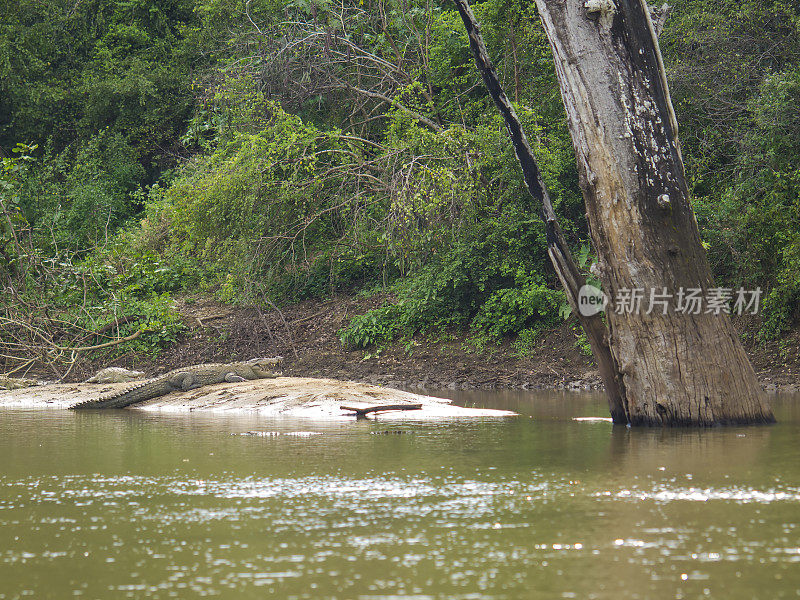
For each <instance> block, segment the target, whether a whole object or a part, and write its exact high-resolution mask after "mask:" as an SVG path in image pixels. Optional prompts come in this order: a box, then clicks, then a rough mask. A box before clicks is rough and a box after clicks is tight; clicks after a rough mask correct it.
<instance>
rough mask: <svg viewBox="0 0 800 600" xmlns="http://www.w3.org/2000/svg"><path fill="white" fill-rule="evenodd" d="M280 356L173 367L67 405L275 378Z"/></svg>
mask: <svg viewBox="0 0 800 600" xmlns="http://www.w3.org/2000/svg"><path fill="white" fill-rule="evenodd" d="M282 360H283V359H282V358H281V357H280V356H278V357H275V358H253V359H250V360H247V361H243V362H235V363H227V364H213V363H211V364H204V365H194V366H191V367H184V368H182V369H175V370H173V371H169V372H168V373H164V374H163V375H160V376H158V377H155V378H153V379H148V380H147V381H144V382H141V383H139V384H138V385H135V386H134V387H129V388H127V389H124V390H120V391H118V392H114V393H112V394H109V395H107V396H103V397H101V398H98V399H96V400H95V399H92V400H87V401H85V402H81V403H79V404H76V405H75V406H71V407H70V408H72V409H80V408H125V407H126V406H130V405H132V404H137V403H139V402H144V401H145V400H150V399H152V398H158V397H159V396H165V395H166V394H169V393H170V392H188V391H189V390H195V389H197V388H200V387H203V386H204V385H213V384H215V383H225V382H228V383H233V382H236V381H247V380H253V379H266V378H271V377H277V376H278V375H279V374H280V373H276V372H273V371H272V370H271V367H274V366H275V365H280V364H281V362H282Z"/></svg>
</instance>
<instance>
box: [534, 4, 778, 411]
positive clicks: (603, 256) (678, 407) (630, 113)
mask: <svg viewBox="0 0 800 600" xmlns="http://www.w3.org/2000/svg"><path fill="white" fill-rule="evenodd" d="M536 5H537V7H538V9H539V13H540V15H541V18H542V22H543V23H544V27H545V30H546V32H547V36H548V38H549V40H550V45H551V46H552V48H553V53H554V55H555V64H556V72H557V74H558V80H559V84H560V87H561V94H562V97H563V100H564V104H565V106H566V109H567V114H568V117H569V122H570V132H571V134H572V140H573V144H574V146H575V151H576V154H577V159H578V169H579V173H580V178H581V188H582V189H583V194H584V199H585V202H586V209H587V218H588V221H589V227H590V229H591V234H592V240H593V242H594V245H595V248H596V250H597V253H598V258H599V261H598V263H599V264H598V266H599V270H600V278H601V280H602V281H603V285H604V287H605V290H606V292H607V294H608V295H609V296H610V298H611V305H610V307H609V309H608V310H607V322H608V326H609V329H610V340H609V342H610V347H611V352H612V354H613V356H614V359H615V362H616V363H617V364H618V365H619V370H620V374H621V377H622V379H623V385H622V386H621V388H622V389H623V390H624V399H623V402H624V407H625V412H626V413H627V417H628V421H629V422H630V423H631V424H633V425H640V424H642V425H659V424H661V425H713V424H720V423H765V422H772V421H774V418H773V416H772V412H771V410H770V408H769V406H768V405H767V403H766V401H765V398H764V395H763V392H762V390H761V387H760V386H759V383H758V381H757V379H756V376H755V373H754V372H753V368H752V367H751V365H750V362H749V361H748V359H747V356H746V355H745V353H744V350H743V348H742V346H741V343H740V342H739V339H738V337H737V334H736V332H735V330H734V329H733V326H732V324H731V322H730V319H729V318H728V316H727V315H725V314H715V312H713V311H712V312H705V311H706V310H707V307H706V306H702V308H701V311H700V312H699V314H692V313H693V312H694V311H695V310H696V306H692V307H691V308H692V310H691V311H686V310H684V311H680V310H677V308H678V302H679V301H680V299H681V298H679V294H680V291H681V290H684V293H686V292H687V291H688V290H692V289H698V288H699V289H701V290H702V296H707V294H708V291H709V289H712V288H713V287H714V283H713V278H712V275H711V269H710V267H709V264H708V260H707V259H706V255H705V251H704V249H703V246H702V244H701V243H700V236H699V233H698V229H697V222H696V221H695V218H694V214H693V213H692V209H691V206H690V205H689V193H688V188H687V184H686V178H685V173H684V168H683V161H682V158H681V153H680V147H679V144H678V129H677V123H676V121H675V114H674V112H673V109H672V105H671V102H670V97H669V91H668V89H667V83H666V78H665V74H664V66H663V63H662V61H661V55H660V51H659V49H658V42H657V40H656V36H655V32H654V30H653V25H652V22H651V20H650V15H649V13H648V10H647V5H646V3H645V1H644V0H588V1H586V2H584V0H536ZM665 288H666V289H665ZM635 290H643V292H641V294H642V296H643V300H642V302H641V310H635V308H636V307H635V302H630V300H632V299H634V298H635V297H636V296H638V294H639V293H640V292H636V291H635ZM651 294H655V296H651ZM669 294H672V295H673V297H672V298H671V299H668V295H669ZM651 297H654V298H656V299H659V300H666V304H667V306H668V307H667V309H666V311H665V310H664V308H663V304H662V303H661V302H659V303H658V305H654V306H655V309H654V310H651V311H650V314H646V313H647V312H648V311H647V308H652V306H650V305H649V301H650V299H651ZM625 298H627V299H628V301H629V302H625V303H623V302H622V300H623V299H625ZM683 299H684V301H685V297H684V298H683ZM620 309H621V310H620ZM664 312H665V313H666V314H663V313H664Z"/></svg>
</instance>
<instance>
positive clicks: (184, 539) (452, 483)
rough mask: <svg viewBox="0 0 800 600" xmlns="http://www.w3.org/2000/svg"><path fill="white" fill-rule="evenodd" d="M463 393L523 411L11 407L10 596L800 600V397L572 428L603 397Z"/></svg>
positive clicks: (2, 593)
mask: <svg viewBox="0 0 800 600" xmlns="http://www.w3.org/2000/svg"><path fill="white" fill-rule="evenodd" d="M451 397H453V398H454V400H455V401H456V402H457V403H460V404H464V405H472V406H482V407H489V408H503V409H510V410H514V411H516V412H518V413H520V415H521V416H520V417H519V418H515V419H500V420H492V419H479V420H471V421H457V422H443V423H413V422H408V423H397V422H388V421H386V422H382V421H380V419H379V420H378V421H376V422H344V423H314V422H308V421H300V420H280V419H267V418H263V417H257V416H246V415H225V414H222V415H220V414H214V415H209V414H187V415H157V414H152V413H144V412H136V411H108V412H85V413H75V412H69V411H10V410H7V411H2V412H0V454H1V455H2V456H3V457H4V462H3V467H2V470H0V582H2V584H0V600H2V599H6V598H21V597H25V596H33V597H43V598H48V597H52V598H61V597H67V596H73V597H90V598H112V599H113V598H139V597H148V598H169V597H180V598H194V597H205V596H215V597H222V598H237V599H238V598H244V599H249V598H263V597H276V598H341V599H353V598H363V599H374V598H400V597H403V598H408V597H413V598H420V599H422V598H437V599H438V598H448V599H449V598H464V599H466V598H470V599H472V598H492V599H495V598H496V599H501V598H502V599H511V598H538V597H541V598H553V597H566V598H570V597H574V598H615V599H616V598H662V597H677V598H681V597H683V598H696V597H701V596H706V597H719V598H781V597H786V598H789V597H796V596H797V595H798V594H800V575H798V573H800V568H798V567H800V450H799V446H798V444H797V439H798V434H800V401H798V400H799V399H798V398H797V397H791V396H785V397H776V398H775V403H774V409H775V413H776V416H777V417H778V419H779V423H778V424H777V425H775V426H771V427H750V428H747V427H742V428H718V429H709V430H690V429H668V430H660V429H628V428H625V427H614V426H612V425H611V424H610V423H607V422H602V421H601V422H593V421H582V422H581V421H574V420H573V419H574V418H575V417H592V416H606V414H607V409H606V405H605V399H604V397H603V396H602V394H597V393H571V392H541V393H540V392H535V393H534V392H522V391H504V392H496V391H492V392H488V391H471V392H451ZM251 430H259V431H262V432H270V435H264V436H259V437H252V436H242V435H238V434H241V433H243V432H246V431H251ZM298 432H301V434H298Z"/></svg>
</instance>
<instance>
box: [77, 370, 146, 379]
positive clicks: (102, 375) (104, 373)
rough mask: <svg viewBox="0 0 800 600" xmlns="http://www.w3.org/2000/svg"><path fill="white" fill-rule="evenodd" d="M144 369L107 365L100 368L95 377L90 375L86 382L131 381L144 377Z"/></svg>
mask: <svg viewBox="0 0 800 600" xmlns="http://www.w3.org/2000/svg"><path fill="white" fill-rule="evenodd" d="M144 378H145V375H144V373H143V372H142V371H129V370H128V369H123V368H122V367H106V368H105V369H100V370H99V371H98V372H97V373H96V374H95V375H94V376H93V377H89V379H87V380H86V381H84V383H129V382H131V381H134V380H136V379H144Z"/></svg>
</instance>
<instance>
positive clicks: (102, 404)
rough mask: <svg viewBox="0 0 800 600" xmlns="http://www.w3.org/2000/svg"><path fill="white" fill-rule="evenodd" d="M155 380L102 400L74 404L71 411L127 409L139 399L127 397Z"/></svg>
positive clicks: (133, 386)
mask: <svg viewBox="0 0 800 600" xmlns="http://www.w3.org/2000/svg"><path fill="white" fill-rule="evenodd" d="M156 379H157V378H155V379H149V380H147V381H142V382H139V383H137V384H135V385H131V386H128V387H127V388H125V389H124V390H119V391H116V392H112V393H111V394H108V395H106V396H101V397H100V398H92V399H91V400H84V401H83V402H78V404H73V405H72V406H70V407H69V409H70V410H76V409H84V408H125V407H126V406H129V405H131V404H133V403H134V402H137V401H138V399H137V398H132V399H128V398H126V396H130V395H131V392H136V391H137V390H141V389H142V388H144V387H145V386H147V385H148V384H150V383H153V382H154V381H155V380H156Z"/></svg>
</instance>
